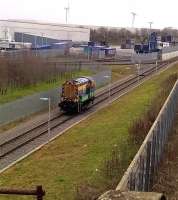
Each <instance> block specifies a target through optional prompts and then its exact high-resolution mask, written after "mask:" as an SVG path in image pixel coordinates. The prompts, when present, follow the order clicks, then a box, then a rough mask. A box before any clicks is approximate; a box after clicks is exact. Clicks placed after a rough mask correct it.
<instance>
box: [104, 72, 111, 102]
mask: <svg viewBox="0 0 178 200" xmlns="http://www.w3.org/2000/svg"><path fill="white" fill-rule="evenodd" d="M104 78H109V97H108V98H109V101H110V96H111V75H110V76H109V75H106V76H104Z"/></svg>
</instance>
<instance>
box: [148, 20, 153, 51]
mask: <svg viewBox="0 0 178 200" xmlns="http://www.w3.org/2000/svg"><path fill="white" fill-rule="evenodd" d="M148 24H149V25H150V30H149V36H148V39H149V37H150V34H151V29H152V24H153V22H148ZM148 45H149V52H150V39H149V43H148Z"/></svg>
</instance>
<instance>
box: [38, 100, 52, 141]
mask: <svg viewBox="0 0 178 200" xmlns="http://www.w3.org/2000/svg"><path fill="white" fill-rule="evenodd" d="M40 100H42V101H48V111H49V112H48V138H49V139H50V120H51V98H50V97H48V98H47V97H42V98H40Z"/></svg>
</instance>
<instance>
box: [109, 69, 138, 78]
mask: <svg viewBox="0 0 178 200" xmlns="http://www.w3.org/2000/svg"><path fill="white" fill-rule="evenodd" d="M109 67H110V68H111V70H112V82H114V81H117V80H118V79H122V78H124V77H126V76H129V75H132V74H136V68H135V66H134V65H109Z"/></svg>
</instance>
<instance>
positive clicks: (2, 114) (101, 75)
mask: <svg viewBox="0 0 178 200" xmlns="http://www.w3.org/2000/svg"><path fill="white" fill-rule="evenodd" d="M106 76H108V77H111V70H103V71H99V72H98V73H96V74H95V75H93V76H92V77H93V79H94V80H95V82H96V87H97V88H100V87H102V86H104V85H107V84H108V83H110V79H107V78H105V77H106ZM60 93H61V88H60V86H59V87H57V88H55V89H51V90H49V91H46V92H39V93H36V94H34V95H30V96H26V97H24V98H21V99H18V100H16V101H13V102H10V103H6V104H2V105H0V125H2V124H7V123H9V122H12V121H15V120H18V119H21V118H23V117H27V116H29V115H31V114H33V113H36V112H39V111H42V110H45V109H47V108H48V104H47V103H46V102H44V101H41V100H40V98H43V97H50V99H51V105H52V106H53V107H57V105H58V102H59V101H60Z"/></svg>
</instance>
